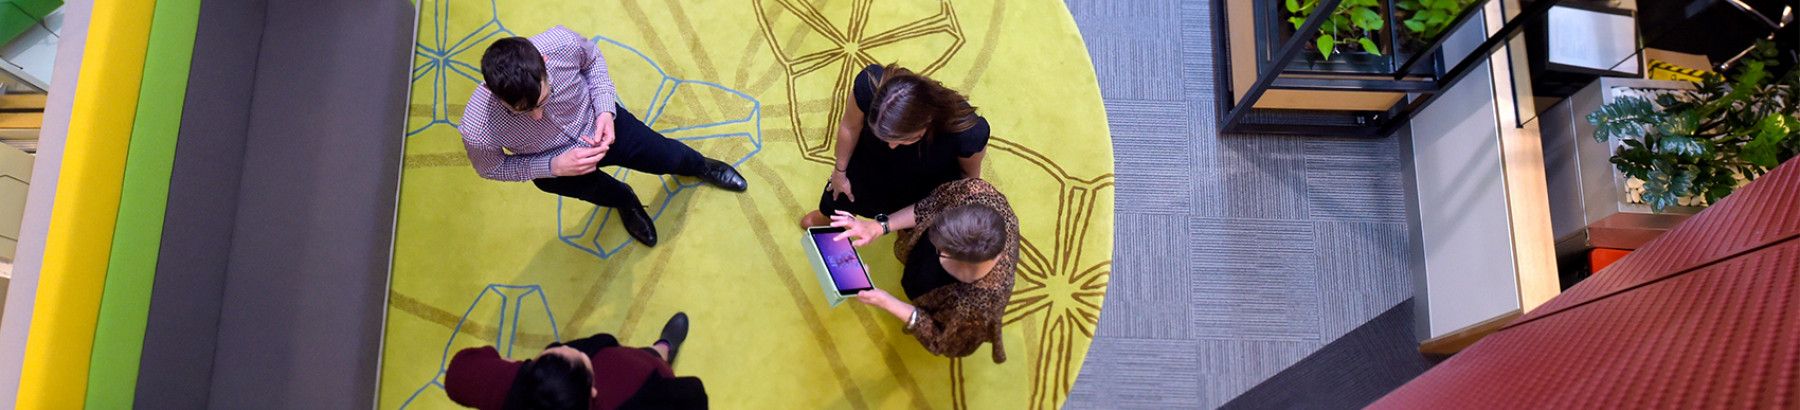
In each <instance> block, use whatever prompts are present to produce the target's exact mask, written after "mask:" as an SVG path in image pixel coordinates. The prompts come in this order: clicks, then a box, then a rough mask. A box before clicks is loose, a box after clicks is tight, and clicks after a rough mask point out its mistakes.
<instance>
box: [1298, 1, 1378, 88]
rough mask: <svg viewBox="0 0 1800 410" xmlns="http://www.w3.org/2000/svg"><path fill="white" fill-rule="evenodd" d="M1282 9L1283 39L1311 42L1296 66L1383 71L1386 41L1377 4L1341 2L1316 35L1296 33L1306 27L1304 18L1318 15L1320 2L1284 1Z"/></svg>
mask: <svg viewBox="0 0 1800 410" xmlns="http://www.w3.org/2000/svg"><path fill="white" fill-rule="evenodd" d="M1282 5H1283V7H1282V10H1283V13H1282V16H1283V18H1284V20H1283V21H1285V22H1286V24H1283V25H1282V26H1283V27H1282V28H1283V34H1285V35H1284V36H1282V38H1287V36H1295V35H1299V36H1303V37H1305V38H1310V39H1311V40H1312V41H1309V42H1306V44H1307V51H1308V52H1307V53H1306V54H1305V56H1304V62H1303V64H1299V65H1298V66H1304V67H1308V68H1311V69H1315V70H1324V71H1371V70H1379V69H1383V68H1386V66H1387V63H1388V62H1387V60H1386V56H1385V51H1386V50H1387V49H1388V44H1387V43H1388V41H1387V38H1386V37H1385V36H1383V35H1382V33H1384V31H1383V28H1385V26H1386V20H1387V19H1386V18H1384V17H1382V13H1381V1H1380V0H1343V2H1342V3H1339V4H1338V7H1337V9H1336V10H1332V11H1331V14H1330V16H1328V17H1327V19H1326V20H1325V22H1324V23H1322V24H1321V25H1320V26H1319V32H1318V33H1317V34H1316V35H1315V34H1310V33H1309V34H1301V33H1296V32H1295V31H1297V30H1299V28H1300V25H1302V24H1305V23H1306V18H1307V17H1310V16H1312V15H1313V13H1317V12H1319V10H1318V6H1319V0H1284V1H1283V3H1282ZM1279 43H1280V42H1275V44H1279ZM1334 59H1335V60H1334Z"/></svg>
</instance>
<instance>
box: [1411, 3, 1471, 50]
mask: <svg viewBox="0 0 1800 410" xmlns="http://www.w3.org/2000/svg"><path fill="white" fill-rule="evenodd" d="M1474 3H1475V0H1397V1H1395V2H1394V9H1395V10H1394V21H1396V22H1398V23H1399V26H1400V27H1399V32H1400V38H1401V39H1402V40H1401V42H1402V43H1405V45H1406V46H1407V47H1406V48H1411V49H1419V48H1424V47H1425V46H1426V45H1427V44H1429V43H1431V41H1432V40H1436V39H1437V38H1438V36H1440V35H1443V34H1444V30H1447V29H1449V28H1450V23H1451V22H1454V21H1455V20H1456V17H1457V16H1458V15H1461V14H1462V12H1463V9H1467V8H1469V5H1471V4H1474Z"/></svg>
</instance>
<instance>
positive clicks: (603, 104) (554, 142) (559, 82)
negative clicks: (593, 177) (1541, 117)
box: [457, 26, 618, 181]
mask: <svg viewBox="0 0 1800 410" xmlns="http://www.w3.org/2000/svg"><path fill="white" fill-rule="evenodd" d="M531 44H532V45H534V46H537V49H538V52H540V53H543V55H544V68H545V69H546V70H548V71H549V77H550V78H549V82H550V97H549V98H548V99H546V100H544V103H543V104H542V105H541V106H542V107H543V109H544V117H543V119H538V120H534V119H531V114H529V113H527V114H522V115H521V114H514V113H512V111H510V110H507V109H506V104H505V103H503V102H501V101H500V98H499V97H495V96H494V94H493V92H491V91H488V89H487V85H486V84H483V85H480V86H477V87H475V94H474V95H471V96H469V105H468V107H467V108H466V109H465V110H464V111H463V116H462V126H459V127H457V131H461V132H462V136H463V146H464V147H465V148H467V149H468V151H469V163H470V164H472V165H474V166H475V171H476V172H477V173H480V174H481V177H482V178H487V179H495V180H501V181H526V180H532V179H538V178H549V177H552V175H551V174H550V158H552V157H555V156H556V155H557V154H561V153H562V152H563V151H564V150H567V149H569V148H571V147H574V146H576V144H584V143H583V142H581V139H580V136H583V135H589V134H592V133H593V132H594V121H595V120H597V119H599V116H600V113H602V112H613V110H614V107H615V105H614V104H615V101H617V98H618V94H617V93H616V92H615V91H614V89H613V82H612V77H609V76H607V74H606V58H605V57H602V56H601V55H600V49H599V48H596V47H594V43H593V42H590V41H588V40H587V39H585V38H582V37H581V35H580V34H575V32H574V31H571V30H569V29H568V28H566V27H563V26H556V27H554V28H551V29H550V30H549V31H545V32H543V33H542V34H538V35H535V36H532V37H531Z"/></svg>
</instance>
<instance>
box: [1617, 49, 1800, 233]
mask: <svg viewBox="0 0 1800 410" xmlns="http://www.w3.org/2000/svg"><path fill="white" fill-rule="evenodd" d="M1775 56H1776V53H1775V49H1774V46H1773V45H1771V44H1770V43H1768V42H1762V43H1760V44H1758V45H1757V47H1756V48H1755V51H1753V52H1752V54H1751V55H1750V56H1748V57H1747V58H1745V59H1744V60H1742V61H1741V62H1740V66H1739V67H1738V68H1737V69H1736V70H1735V71H1733V72H1732V75H1731V78H1722V77H1720V76H1711V77H1709V78H1706V79H1705V80H1703V81H1702V82H1701V83H1700V84H1699V85H1698V87H1695V88H1694V89H1692V90H1658V91H1656V92H1646V93H1640V95H1638V96H1621V97H1619V98H1616V99H1613V100H1612V101H1610V102H1608V103H1606V104H1605V105H1602V106H1601V107H1600V109H1599V110H1597V111H1595V112H1594V113H1592V114H1589V115H1588V116H1587V121H1588V122H1589V123H1591V124H1593V125H1594V128H1595V131H1594V139H1595V140H1597V141H1600V142H1606V141H1607V140H1609V139H1617V140H1619V141H1620V142H1621V143H1622V145H1621V146H1619V148H1618V149H1617V150H1616V151H1614V153H1613V155H1612V158H1611V160H1610V162H1611V163H1612V164H1613V165H1614V166H1615V167H1617V169H1618V170H1619V172H1620V173H1622V174H1624V175H1625V176H1627V177H1628V178H1630V179H1633V180H1636V181H1629V182H1628V185H1632V186H1637V185H1640V184H1641V188H1634V189H1638V190H1641V193H1640V194H1636V195H1641V200H1642V202H1643V203H1644V204H1647V205H1649V206H1650V208H1651V210H1652V211H1653V212H1657V213H1661V212H1663V210H1664V209H1667V208H1669V207H1672V206H1677V205H1693V206H1704V205H1705V204H1710V203H1713V202H1716V201H1718V200H1719V198H1723V197H1725V196H1726V195H1729V194H1731V192H1732V191H1733V190H1735V189H1737V187H1739V186H1741V185H1743V184H1744V183H1748V182H1749V181H1750V180H1753V179H1755V178H1756V177H1758V176H1761V175H1762V174H1764V173H1766V172H1768V170H1769V169H1770V168H1773V167H1775V166H1776V165H1778V164H1780V163H1781V162H1782V161H1786V160H1788V159H1790V158H1793V157H1794V156H1796V155H1797V154H1800V116H1797V115H1800V102H1797V101H1795V100H1796V99H1800V95H1796V93H1797V92H1800V70H1789V71H1788V72H1787V74H1786V75H1783V76H1781V77H1780V78H1775V76H1773V75H1771V74H1770V71H1769V69H1770V68H1771V67H1773V66H1774V65H1775V64H1776V63H1775V62H1774V61H1773V60H1774V58H1775ZM1793 63H1794V62H1787V64H1793ZM1640 181H1641V182H1640ZM1636 195H1633V194H1628V196H1636Z"/></svg>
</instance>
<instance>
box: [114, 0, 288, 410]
mask: <svg viewBox="0 0 1800 410" xmlns="http://www.w3.org/2000/svg"><path fill="white" fill-rule="evenodd" d="M263 9H264V2H263V1H261V0H251V1H207V2H202V3H201V5H200V21H199V26H198V27H197V30H196V37H195V40H194V57H193V62H192V68H191V69H190V70H189V74H188V92H187V96H186V98H185V101H184V103H183V104H184V105H183V110H182V118H181V134H180V136H179V137H178V139H177V140H176V145H175V165H174V169H173V172H172V174H171V175H170V181H169V203H168V211H167V214H166V215H165V216H164V217H163V226H164V228H163V242H162V249H161V250H160V251H159V254H158V257H157V267H156V270H157V275H156V282H155V285H154V288H153V290H152V291H151V301H150V316H149V321H148V323H147V325H148V326H147V328H146V329H145V332H144V354H143V359H142V361H141V362H140V368H139V372H138V375H139V376H138V388H137V392H136V396H135V400H136V405H137V406H138V407H140V408H165V409H166V408H187V409H192V408H202V407H204V406H205V404H206V400H207V391H208V387H209V385H208V383H206V382H207V381H208V380H210V379H211V372H212V365H213V349H214V347H216V346H217V344H218V337H217V336H218V324H219V311H220V310H221V308H222V307H223V305H222V301H221V297H222V296H223V295H224V286H225V276H226V267H227V262H228V257H229V251H230V249H231V239H232V231H233V230H234V229H235V218H234V215H236V214H237V198H238V185H239V182H240V181H239V175H240V174H241V173H242V172H243V159H244V137H245V136H246V135H248V134H247V132H248V129H249V125H250V107H251V98H252V97H251V90H252V86H253V85H254V84H255V80H256V59H257V54H258V50H259V49H260V47H261V38H262V31H263V27H262V26H263V25H262V23H263Z"/></svg>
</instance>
